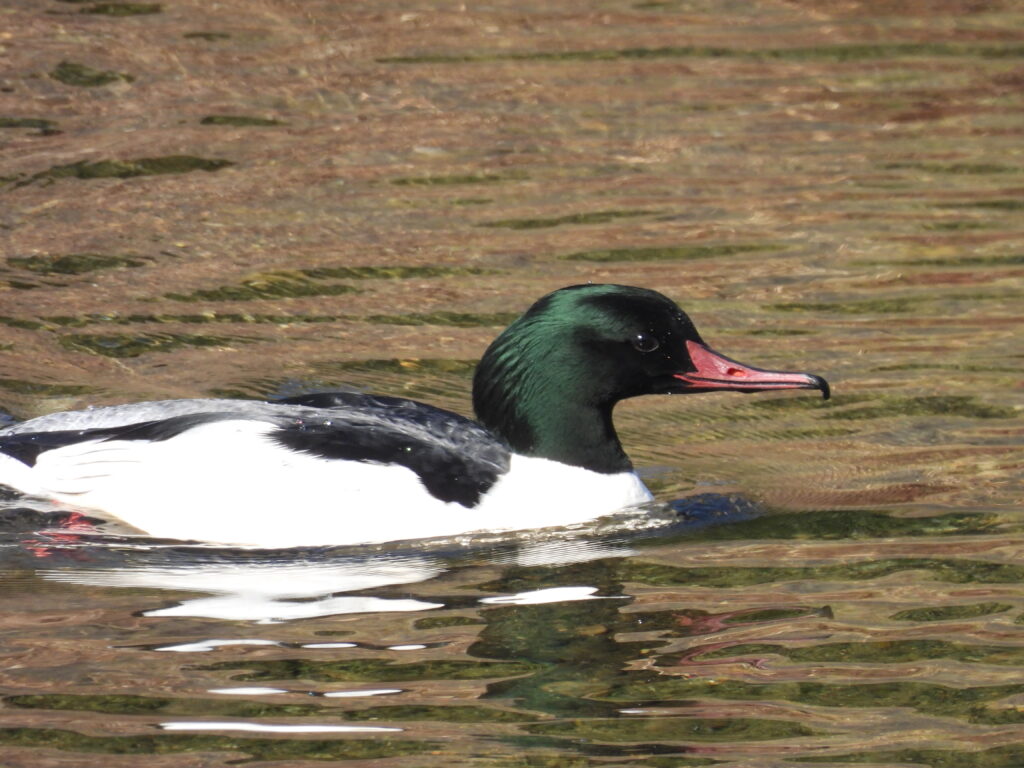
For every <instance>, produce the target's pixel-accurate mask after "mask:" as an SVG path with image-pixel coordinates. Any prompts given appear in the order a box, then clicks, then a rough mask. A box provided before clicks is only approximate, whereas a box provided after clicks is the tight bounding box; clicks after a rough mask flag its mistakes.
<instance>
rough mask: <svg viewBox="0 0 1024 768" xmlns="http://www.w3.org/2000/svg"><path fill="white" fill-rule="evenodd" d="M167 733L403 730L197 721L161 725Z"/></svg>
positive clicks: (311, 724) (376, 727)
mask: <svg viewBox="0 0 1024 768" xmlns="http://www.w3.org/2000/svg"><path fill="white" fill-rule="evenodd" d="M160 727H161V728H163V729H164V730H165V731H250V732H254V733H394V732H396V731H398V732H400V731H402V729H401V728H389V727H387V726H383V725H316V724H314V723H309V724H303V725H271V724H269V723H267V724H265V723H237V722H235V723H232V722H216V721H210V722H208V721H205V720H197V721H193V722H180V723H160Z"/></svg>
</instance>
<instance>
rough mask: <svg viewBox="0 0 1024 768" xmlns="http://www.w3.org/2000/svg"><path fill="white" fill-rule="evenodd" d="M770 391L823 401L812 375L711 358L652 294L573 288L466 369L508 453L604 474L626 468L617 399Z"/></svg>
mask: <svg viewBox="0 0 1024 768" xmlns="http://www.w3.org/2000/svg"><path fill="white" fill-rule="evenodd" d="M776 389H817V390H819V391H820V392H821V393H822V395H823V396H824V397H825V398H828V396H829V387H828V383H827V382H826V381H825V380H824V379H823V378H821V377H820V376H815V375H813V374H808V373H794V372H788V371H769V370H764V369H761V368H754V367H753V366H749V365H746V364H744V363H739V362H736V361H735V360H731V359H729V358H727V357H724V356H723V355H721V354H719V353H718V352H715V351H714V350H712V349H711V348H710V347H708V345H707V344H705V343H704V341H703V339H701V337H700V334H699V333H698V332H697V329H696V328H695V327H694V325H693V322H692V321H691V320H690V318H689V317H687V315H686V313H685V312H683V311H682V310H681V309H680V308H679V307H678V306H676V304H675V303H674V302H673V301H672V300H670V299H669V298H667V297H666V296H663V295H662V294H660V293H658V292H657V291H651V290H647V289H644V288H633V287H630V286H623V285H574V286H570V287H568V288H562V289H561V290H558V291H555V292H554V293H550V294H548V295H547V296H545V297H544V298H542V299H540V300H539V301H537V303H535V304H534V305H533V306H532V307H530V309H529V310H527V311H526V313H525V314H523V315H522V316H521V317H520V318H519V319H517V320H516V321H515V322H514V323H512V325H510V326H509V327H508V328H507V329H505V331H504V332H503V333H502V334H501V335H500V336H498V338H497V339H495V340H494V342H493V343H492V344H491V346H490V347H489V348H488V349H487V351H486V353H485V354H484V356H483V359H482V360H481V361H480V365H479V366H478V367H477V370H476V375H475V377H474V381H473V406H474V408H475V409H476V413H477V417H478V418H479V420H480V421H481V423H482V424H484V426H486V427H488V428H489V429H491V430H492V431H493V432H495V433H497V434H498V435H500V436H501V437H503V438H504V439H505V440H507V441H508V442H509V444H510V445H511V447H512V448H513V450H515V451H517V452H521V453H526V454H528V455H534V456H542V457H544V458H550V459H554V460H557V461H563V462H565V463H569V464H575V465H578V466H586V467H588V468H590V469H595V470H596V471H603V472H613V471H621V470H622V469H628V468H629V460H628V459H627V458H626V457H625V454H624V453H623V452H622V449H621V446H620V445H619V443H618V439H617V438H616V436H615V431H614V428H613V427H612V424H611V411H612V408H613V407H614V406H615V404H616V403H617V402H618V401H619V400H623V399H625V398H627V397H636V396H637V395H653V394H688V393H695V392H713V391H725V390H730V391H736V392H764V391H768V390H776Z"/></svg>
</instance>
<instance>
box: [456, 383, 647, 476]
mask: <svg viewBox="0 0 1024 768" xmlns="http://www.w3.org/2000/svg"><path fill="white" fill-rule="evenodd" d="M585 395H586V393H585V392H582V393H581V392H580V391H579V390H577V389H575V388H573V387H568V386H565V385H564V384H560V383H558V382H550V381H545V380H544V379H543V377H531V379H530V381H529V382H527V383H525V384H524V383H523V382H518V381H515V380H514V379H511V380H510V379H508V378H504V377H498V378H490V377H489V376H488V375H487V369H486V368H485V367H484V365H483V363H481V367H480V368H479V369H478V370H477V377H476V381H475V382H474V386H473V406H474V408H475V410H476V414H477V419H478V420H479V421H480V423H481V424H483V425H484V426H485V427H487V429H489V430H490V431H491V432H493V433H494V434H496V435H498V436H499V437H500V438H502V439H503V440H505V442H507V443H508V445H509V447H510V448H511V449H512V450H513V451H514V452H515V453H518V454H522V455H526V456H535V457H538V458H543V459H550V460H551V461H558V462H561V463H563V464H570V465H572V466H575V467H582V468H584V469H589V470H592V471H594V472H601V473H603V474H611V473H615V472H628V471H630V470H632V468H633V465H632V464H631V463H630V461H629V457H628V456H626V453H625V451H623V450H622V444H621V443H620V442H619V437H618V435H617V434H616V433H615V427H614V426H613V425H612V408H613V407H614V405H615V403H614V402H601V401H599V400H598V401H595V402H588V400H587V398H586V397H585Z"/></svg>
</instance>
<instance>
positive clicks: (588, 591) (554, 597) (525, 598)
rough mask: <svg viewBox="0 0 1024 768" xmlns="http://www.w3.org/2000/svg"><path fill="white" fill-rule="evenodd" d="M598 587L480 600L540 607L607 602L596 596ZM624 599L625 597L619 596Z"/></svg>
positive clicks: (540, 591) (496, 603) (559, 588)
mask: <svg viewBox="0 0 1024 768" xmlns="http://www.w3.org/2000/svg"><path fill="white" fill-rule="evenodd" d="M595 592H597V587H551V588H550V589H537V590H534V591H533V592H520V593H519V594H516V595H500V596H499V597H484V598H482V599H481V600H480V602H481V603H484V604H485V605H540V604H541V603H567V602H571V601H573V600H607V599H609V598H608V597H605V596H603V595H595V594H594V593H595ZM617 597H618V598H619V599H624V597H625V596H624V595H617Z"/></svg>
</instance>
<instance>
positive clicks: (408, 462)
mask: <svg viewBox="0 0 1024 768" xmlns="http://www.w3.org/2000/svg"><path fill="white" fill-rule="evenodd" d="M289 406H290V407H289ZM232 419H248V420H256V421H262V422H267V423H270V424H273V425H275V426H276V429H274V430H273V431H271V432H270V434H269V437H270V438H271V439H272V440H274V441H275V442H277V443H278V444H279V445H281V446H282V447H283V448H286V449H289V450H292V451H295V452H298V453H305V454H310V455H312V456H317V457H320V458H323V459H328V460H349V461H364V462H371V463H376V464H397V465H399V466H403V467H406V468H408V469H410V470H412V471H413V472H415V473H416V475H417V476H418V477H419V479H420V481H421V482H422V483H423V485H424V487H425V488H426V489H427V490H428V491H429V492H430V493H431V494H432V495H433V496H435V497H436V498H438V499H440V500H441V501H444V502H455V503H458V504H461V505H463V506H465V507H472V506H474V505H475V504H476V503H477V502H479V500H480V497H481V496H482V495H483V494H484V493H486V492H487V490H488V489H489V488H490V487H491V486H492V485H493V484H494V483H495V482H496V481H497V480H498V478H499V477H500V476H501V475H503V474H504V473H505V472H507V471H508V468H509V460H510V452H509V448H508V446H507V445H505V444H504V443H503V442H501V441H500V440H499V439H497V438H495V437H494V436H493V435H492V434H491V433H490V432H488V431H487V430H486V429H484V428H483V427H481V426H480V425H479V424H477V423H476V422H474V421H472V420H470V419H467V418H465V417H463V416H459V415H458V414H456V413H452V412H450V411H445V410H443V409H441V408H435V407H433V406H430V405H426V404H424V403H419V402H416V401H414V400H406V399H403V398H398V397H382V396H374V395H364V394H360V393H355V392H331V393H320V394H312V395H300V396H298V397H292V398H287V399H285V400H281V401H277V402H275V403H272V404H270V403H258V402H254V403H253V404H252V409H250V410H247V411H244V412H220V411H213V412H201V413H191V414H184V415H180V416H173V417H171V418H167V419H157V420H151V421H145V422H138V423H135V424H128V425H124V426H113V427H99V428H94V429H78V430H59V431H49V432H25V433H18V434H12V435H3V436H0V453H4V454H7V455H8V456H11V457H12V458H15V459H17V460H19V461H21V462H23V463H25V464H27V465H29V466H32V465H34V464H35V463H36V461H37V460H38V458H39V456H40V454H42V453H45V452H46V451H50V450H54V449H56V448H60V447H62V446H66V445H72V444H75V443H80V442H86V441H94V440H99V441H108V440H145V441H150V442H153V441H161V440H169V439H171V438H173V437H176V436H177V435H180V434H182V433H184V432H186V431H188V430H189V429H193V428H195V427H197V426H200V425H202V424H209V423H212V422H217V421H224V420H232ZM229 459H230V457H225V460H229Z"/></svg>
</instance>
